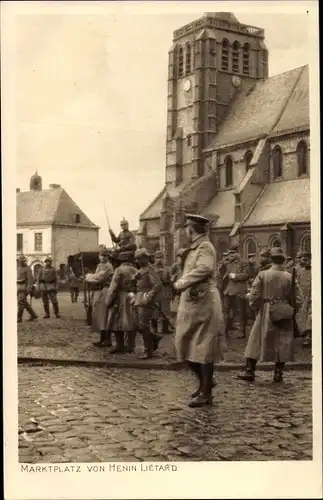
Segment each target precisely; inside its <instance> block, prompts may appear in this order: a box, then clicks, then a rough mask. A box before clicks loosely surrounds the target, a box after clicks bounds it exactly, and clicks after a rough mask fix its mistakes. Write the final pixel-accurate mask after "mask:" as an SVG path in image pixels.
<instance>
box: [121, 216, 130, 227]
mask: <svg viewBox="0 0 323 500" xmlns="http://www.w3.org/2000/svg"><path fill="white" fill-rule="evenodd" d="M120 224H122V225H126V224H129V222H128V221H127V220H126V219H125V218H124V217H123V219H122V221H121V222H120Z"/></svg>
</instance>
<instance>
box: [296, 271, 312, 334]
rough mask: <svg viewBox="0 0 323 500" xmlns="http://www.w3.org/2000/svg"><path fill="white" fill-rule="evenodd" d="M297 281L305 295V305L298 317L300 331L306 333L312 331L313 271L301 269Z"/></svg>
mask: <svg viewBox="0 0 323 500" xmlns="http://www.w3.org/2000/svg"><path fill="white" fill-rule="evenodd" d="M297 280H298V282H299V286H300V288H301V290H302V294H303V299H304V300H303V303H302V305H301V307H300V310H299V311H298V314H297V316H296V321H297V325H298V328H299V331H300V332H301V333H304V332H305V331H307V330H312V270H311V269H307V268H304V267H301V268H300V269H299V271H298V273H297Z"/></svg>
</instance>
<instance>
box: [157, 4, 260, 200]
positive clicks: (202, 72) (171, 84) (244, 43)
mask: <svg viewBox="0 0 323 500" xmlns="http://www.w3.org/2000/svg"><path fill="white" fill-rule="evenodd" d="M267 77H268V51H267V49H266V46H265V44H264V30H262V29H260V28H255V27H252V26H248V25H245V24H241V23H240V22H239V21H238V20H237V18H236V17H235V16H234V15H233V14H232V13H229V12H219V13H206V14H204V16H203V17H202V18H200V19H198V20H196V21H193V22H192V23H190V24H188V25H186V26H183V27H182V28H179V29H178V30H176V31H175V32H174V36H173V45H172V47H171V49H170V51H169V64H168V104H167V139H166V186H167V190H168V192H169V194H170V196H176V194H177V193H178V191H180V190H181V187H182V186H183V185H184V184H187V182H189V181H191V180H194V179H198V178H199V177H202V176H203V175H204V174H205V173H206V172H204V162H203V157H202V156H203V153H202V152H203V149H204V148H206V147H207V146H208V145H209V144H210V142H211V141H212V140H213V138H214V137H215V135H216V133H217V131H218V127H219V124H220V122H221V120H222V119H223V118H224V116H225V114H226V112H227V110H228V108H229V106H230V103H231V102H232V100H233V99H234V98H235V95H236V94H237V93H238V92H239V88H240V87H241V86H242V85H243V84H244V81H246V82H248V83H249V84H252V83H253V82H256V81H257V80H259V79H263V78H267Z"/></svg>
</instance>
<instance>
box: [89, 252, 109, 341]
mask: <svg viewBox="0 0 323 500" xmlns="http://www.w3.org/2000/svg"><path fill="white" fill-rule="evenodd" d="M109 256H110V254H109V251H108V250H107V249H103V250H101V252H100V255H99V259H100V263H99V264H98V266H97V268H96V270H95V273H94V274H87V275H86V277H85V280H86V281H87V283H89V284H90V287H91V297H90V300H91V304H92V328H93V331H95V332H97V333H100V340H99V342H96V343H95V344H94V345H96V346H98V347H102V346H105V345H106V346H108V347H111V331H109V330H107V317H108V308H107V306H106V303H105V298H106V295H107V293H108V289H109V286H110V282H111V279H112V276H113V272H114V269H113V266H112V264H111V263H110V262H109Z"/></svg>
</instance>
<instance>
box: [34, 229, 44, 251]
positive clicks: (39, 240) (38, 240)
mask: <svg viewBox="0 0 323 500" xmlns="http://www.w3.org/2000/svg"><path fill="white" fill-rule="evenodd" d="M34 250H35V252H42V250H43V233H35V240H34Z"/></svg>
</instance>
